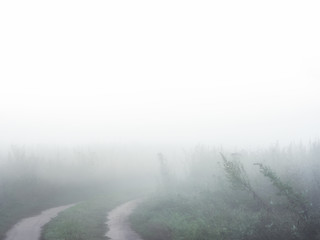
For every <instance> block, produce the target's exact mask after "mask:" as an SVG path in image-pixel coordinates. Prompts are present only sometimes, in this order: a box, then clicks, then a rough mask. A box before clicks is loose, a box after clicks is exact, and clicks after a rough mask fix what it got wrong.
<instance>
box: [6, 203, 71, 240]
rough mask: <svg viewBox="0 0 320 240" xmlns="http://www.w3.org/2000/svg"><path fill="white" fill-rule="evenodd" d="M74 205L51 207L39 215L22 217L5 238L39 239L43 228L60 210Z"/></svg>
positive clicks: (18, 239)
mask: <svg viewBox="0 0 320 240" xmlns="http://www.w3.org/2000/svg"><path fill="white" fill-rule="evenodd" d="M74 205H75V204H70V205H65V206H60V207H55V208H50V209H47V210H45V211H43V212H41V213H40V214H39V215H36V216H33V217H29V218H24V219H22V220H21V221H19V222H18V223H17V224H16V225H14V226H13V227H12V228H11V229H10V230H9V231H8V232H7V235H6V238H5V240H39V238H40V234H41V228H42V227H43V226H44V225H45V224H46V223H48V222H49V221H50V220H51V219H52V218H54V217H56V216H57V215H58V213H59V212H61V211H63V210H66V209H67V208H69V207H72V206H74Z"/></svg>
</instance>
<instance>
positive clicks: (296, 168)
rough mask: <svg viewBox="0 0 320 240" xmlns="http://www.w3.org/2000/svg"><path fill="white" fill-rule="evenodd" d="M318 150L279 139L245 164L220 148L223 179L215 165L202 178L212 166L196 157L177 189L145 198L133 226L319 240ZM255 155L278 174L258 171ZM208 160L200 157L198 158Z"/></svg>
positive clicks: (207, 235) (242, 239)
mask: <svg viewBox="0 0 320 240" xmlns="http://www.w3.org/2000/svg"><path fill="white" fill-rule="evenodd" d="M314 147H316V151H315V149H314ZM319 150H320V145H317V146H313V148H311V150H310V151H309V152H308V151H306V149H304V148H301V147H298V148H294V147H293V146H290V148H288V149H280V148H279V146H278V145H277V146H275V147H273V148H271V149H269V150H264V151H259V152H255V153H252V154H247V155H245V156H244V159H241V161H244V162H245V163H246V165H243V164H242V162H240V161H239V158H238V159H235V158H231V159H232V160H229V159H228V158H227V157H225V155H223V154H221V156H222V164H221V168H220V169H222V170H223V172H224V174H225V178H223V179H224V180H222V179H221V178H216V177H215V176H221V172H219V169H218V168H216V169H212V168H211V171H212V180H211V181H209V179H208V178H207V177H206V178H203V177H202V176H201V174H207V171H208V167H207V168H206V167H204V166H203V165H201V167H199V166H196V162H192V166H193V167H195V168H196V169H197V171H190V172H191V173H192V176H190V178H188V177H187V178H186V180H185V182H182V183H179V184H180V185H179V186H177V188H176V190H175V191H174V192H173V193H170V194H167V195H163V194H159V195H155V196H153V197H151V198H149V199H148V200H147V201H146V202H145V203H143V204H142V205H141V206H140V207H139V208H138V209H137V211H136V212H135V213H134V214H133V215H132V217H131V222H132V226H133V227H134V229H135V230H136V231H137V232H138V233H140V234H141V236H143V238H144V239H145V240H160V239H167V240H182V239H187V240H199V239H200V240H202V239H203V240H209V239H216V240H224V239H228V240H283V239H286V240H287V239H288V240H319V239H320V214H319V212H320V205H319V204H317V201H318V198H314V196H320V189H319V187H318V184H317V183H318V182H319V181H318V180H319V177H318V176H319V175H316V174H313V173H314V170H315V169H318V170H319V168H317V166H318V165H319V163H318V160H319V158H320V151H319ZM201 154H202V155H203V156H204V155H205V154H203V153H201ZM195 159H196V158H195ZM213 159H215V160H216V158H213ZM257 159H259V160H261V159H268V160H267V161H269V164H270V165H273V168H276V169H277V172H280V174H279V175H278V174H276V173H275V172H274V171H273V170H272V169H273V168H271V167H266V165H265V164H261V163H259V164H256V165H258V166H259V168H260V173H262V174H260V173H259V172H258V171H256V168H255V167H254V166H253V165H252V164H253V163H255V162H256V161H257ZM204 162H205V161H202V159H201V158H199V162H198V164H203V163H204ZM244 166H246V167H244ZM250 166H251V168H250ZM199 169H205V170H204V171H203V172H201V171H199ZM248 169H249V170H248ZM310 170H313V171H310ZM309 173H311V174H309ZM195 174H199V175H198V177H197V176H195ZM193 179H196V180H197V181H193ZM201 180H203V181H205V182H201ZM250 180H251V181H250ZM266 180H268V181H266ZM204 183H205V184H204ZM217 184H219V185H220V187H216V185H217ZM188 185H189V186H190V185H192V187H188ZM227 185H229V186H231V188H228V187H226V186H227ZM203 186H206V187H205V188H204V187H203ZM314 199H315V200H314ZM311 200H313V201H311Z"/></svg>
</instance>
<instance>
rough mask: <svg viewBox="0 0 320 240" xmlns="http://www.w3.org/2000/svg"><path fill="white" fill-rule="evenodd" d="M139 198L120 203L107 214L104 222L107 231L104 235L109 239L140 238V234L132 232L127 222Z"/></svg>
mask: <svg viewBox="0 0 320 240" xmlns="http://www.w3.org/2000/svg"><path fill="white" fill-rule="evenodd" d="M140 201H141V200H140V199H139V200H133V201H130V202H127V203H125V204H122V205H120V206H118V207H116V208H115V209H113V210H112V211H110V212H109V214H108V221H107V222H106V224H107V225H108V227H109V231H108V232H107V233H106V236H107V237H109V238H111V240H142V239H141V238H140V236H139V235H138V234H137V233H136V232H134V231H133V230H132V229H131V227H130V223H129V216H130V214H131V213H132V211H133V210H134V209H135V207H136V206H137V205H138V203H139V202H140Z"/></svg>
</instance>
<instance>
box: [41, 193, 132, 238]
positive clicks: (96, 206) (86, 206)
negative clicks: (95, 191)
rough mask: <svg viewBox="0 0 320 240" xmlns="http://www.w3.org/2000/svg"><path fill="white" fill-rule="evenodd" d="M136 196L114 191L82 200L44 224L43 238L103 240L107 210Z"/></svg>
mask: <svg viewBox="0 0 320 240" xmlns="http://www.w3.org/2000/svg"><path fill="white" fill-rule="evenodd" d="M134 197H135V196H134V195H133V194H123V193H122V194H119V193H113V194H110V195H106V196H100V197H95V198H94V199H91V200H88V201H85V202H81V203H79V204H77V205H75V206H73V207H71V208H69V209H67V210H66V211H64V212H62V213H60V214H59V215H58V216H57V217H56V218H54V219H53V220H52V221H51V222H49V223H48V224H47V225H45V226H44V228H43V231H42V236H41V239H42V240H62V239H63V240H89V239H90V240H102V239H107V238H106V237H105V236H104V235H105V233H106V231H107V225H106V223H105V222H106V217H107V212H108V211H110V210H111V209H112V208H114V207H116V206H117V205H119V204H121V203H122V202H125V201H128V200H130V199H132V198H134Z"/></svg>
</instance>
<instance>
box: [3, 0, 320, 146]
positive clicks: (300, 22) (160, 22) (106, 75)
mask: <svg viewBox="0 0 320 240" xmlns="http://www.w3.org/2000/svg"><path fill="white" fill-rule="evenodd" d="M319 12H320V3H319V1H307V0H305V1H292V0H290V1H283V0H276V1H270V0H268V1H257V0H254V1H247V0H245V1H228V0H226V1H186V0H184V1H174V0H171V1H152V0H149V1H107V0H104V1H79V0H77V1H68V0H63V1H62V0H61V1H60V0H58V1H56V0H55V1H45V0H41V1H14V0H3V1H0V143H10V144H11V143H14V144H15V143H17V144H29V143H31V144H38V143H58V144H59V143H61V144H65V143H75V144H78V143H94V142H97V143H104V142H105V143H108V142H140V143H174V144H198V143H204V144H209V145H233V146H234V145H236V146H251V145H263V144H271V143H274V142H276V141H279V142H280V143H284V144H287V143H288V142H290V141H300V140H301V141H309V140H313V139H315V138H318V137H319V136H320V94H319V93H320V14H319Z"/></svg>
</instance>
